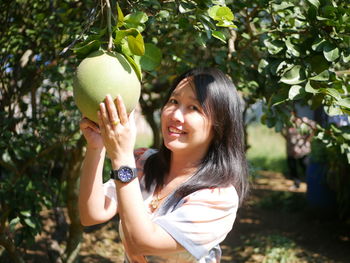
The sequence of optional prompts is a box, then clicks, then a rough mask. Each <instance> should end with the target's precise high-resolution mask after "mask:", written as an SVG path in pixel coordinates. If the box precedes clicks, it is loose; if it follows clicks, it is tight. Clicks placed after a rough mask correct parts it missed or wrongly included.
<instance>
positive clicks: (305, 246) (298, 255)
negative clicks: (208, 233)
mask: <svg viewBox="0 0 350 263" xmlns="http://www.w3.org/2000/svg"><path fill="white" fill-rule="evenodd" d="M291 186H292V182H291V181H290V180H286V179H285V178H284V177H283V175H282V174H279V173H269V172H266V171H265V172H261V173H260V177H259V178H258V179H256V180H255V182H254V183H253V189H252V191H251V195H250V197H249V198H248V200H247V202H246V203H245V205H244V206H243V207H242V208H241V209H240V211H239V214H238V217H237V220H236V223H235V225H234V229H233V230H232V231H231V233H230V234H229V235H228V237H227V238H226V240H225V241H224V243H223V246H222V247H223V255H224V257H223V261H222V262H223V263H232V262H239V263H240V262H247V263H249V262H289V263H292V262H329V263H333V262H337V263H338V262H339V263H343V262H344V263H345V262H349V259H350V225H349V224H346V223H345V222H340V220H338V219H337V217H336V216H335V214H334V213H333V214H332V215H333V216H331V214H330V213H326V211H323V212H321V213H315V211H314V210H311V209H310V208H309V207H308V205H307V201H306V185H305V184H304V183H303V184H302V186H301V188H300V189H298V190H297V191H295V190H294V191H291V190H290V187H291ZM318 212H319V211H318Z"/></svg>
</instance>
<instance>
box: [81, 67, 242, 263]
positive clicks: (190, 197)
mask: <svg viewBox="0 0 350 263" xmlns="http://www.w3.org/2000/svg"><path fill="white" fill-rule="evenodd" d="M116 105H117V107H115V104H114V103H113V101H112V99H111V97H110V96H107V97H106V99H105V101H104V103H101V104H100V110H99V125H98V126H97V125H96V124H94V123H93V122H91V121H89V120H87V119H83V120H82V122H81V125H80V126H81V130H82V132H83V134H84V136H85V138H86V140H87V152H86V157H85V161H84V164H83V167H82V176H81V181H80V199H79V207H80V217H81V222H82V224H83V225H94V224H98V223H102V222H105V221H107V220H109V219H111V218H112V217H113V216H114V215H116V214H117V213H118V214H119V216H120V219H121V220H120V227H119V228H120V229H119V231H120V235H121V239H122V241H123V244H124V247H125V252H126V253H125V254H126V257H125V261H126V262H133V263H136V262H137V263H141V262H179V263H180V262H181V263H184V262H186V263H187V262H220V257H221V251H220V247H219V243H220V242H221V241H223V240H224V238H225V237H226V235H227V234H228V232H229V231H230V230H231V229H232V225H233V223H234V220H235V217H236V212H237V209H238V206H239V204H240V203H241V202H242V200H243V198H244V196H245V194H246V192H247V188H248V183H247V165H246V160H245V155H244V144H243V141H244V138H243V136H244V134H243V128H242V127H243V125H242V112H241V108H240V107H241V105H240V99H239V97H238V94H237V92H236V90H235V88H234V85H233V83H232V82H231V81H230V80H229V79H228V78H227V77H226V76H225V75H224V74H223V73H222V72H221V71H219V70H217V69H211V68H209V69H193V70H191V71H189V72H187V73H185V74H184V75H182V76H181V77H180V78H178V80H177V81H176V82H175V84H174V86H173V88H172V89H171V90H170V91H169V94H168V96H167V98H166V103H165V104H164V106H163V108H162V112H161V130H162V135H163V145H162V147H161V149H160V150H159V151H155V150H152V149H148V150H146V149H139V150H136V151H135V152H134V151H133V148H134V144H135V138H136V130H135V123H134V118H133V114H130V116H127V113H126V110H125V106H124V104H123V102H122V99H121V98H120V97H117V99H116ZM106 152H107V155H108V157H109V158H110V160H111V162H112V168H113V169H114V171H112V178H114V179H110V180H109V181H108V182H107V183H105V184H103V182H102V169H103V162H104V158H105V153H106ZM135 167H137V176H136V178H135V175H134V174H135V171H134V168H135Z"/></svg>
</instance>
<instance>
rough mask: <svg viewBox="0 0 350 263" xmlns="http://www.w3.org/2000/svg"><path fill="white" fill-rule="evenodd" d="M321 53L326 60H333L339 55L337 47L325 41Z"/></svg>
mask: <svg viewBox="0 0 350 263" xmlns="http://www.w3.org/2000/svg"><path fill="white" fill-rule="evenodd" d="M323 55H324V57H325V58H326V59H327V60H328V61H330V62H333V61H335V60H336V59H338V58H339V56H340V54H339V49H338V48H337V47H336V46H334V45H332V44H330V43H327V44H326V45H325V46H324V47H323Z"/></svg>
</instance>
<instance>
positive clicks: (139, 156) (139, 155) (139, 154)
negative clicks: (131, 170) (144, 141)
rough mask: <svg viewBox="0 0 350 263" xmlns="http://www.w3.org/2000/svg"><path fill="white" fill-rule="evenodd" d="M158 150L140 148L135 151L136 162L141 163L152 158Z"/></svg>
mask: <svg viewBox="0 0 350 263" xmlns="http://www.w3.org/2000/svg"><path fill="white" fill-rule="evenodd" d="M156 152H157V150H156V149H152V148H138V149H135V150H134V156H135V160H136V162H139V161H143V162H144V161H146V160H147V158H148V157H149V156H151V155H152V154H154V153H156Z"/></svg>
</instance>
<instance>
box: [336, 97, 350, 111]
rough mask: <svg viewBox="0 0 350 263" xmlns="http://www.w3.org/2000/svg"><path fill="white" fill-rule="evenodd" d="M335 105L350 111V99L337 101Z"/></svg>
mask: <svg viewBox="0 0 350 263" xmlns="http://www.w3.org/2000/svg"><path fill="white" fill-rule="evenodd" d="M337 104H338V105H339V106H341V107H345V108H348V109H350V98H343V99H340V100H338V101H337Z"/></svg>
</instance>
